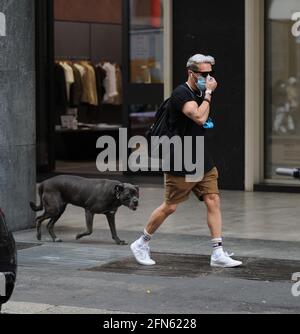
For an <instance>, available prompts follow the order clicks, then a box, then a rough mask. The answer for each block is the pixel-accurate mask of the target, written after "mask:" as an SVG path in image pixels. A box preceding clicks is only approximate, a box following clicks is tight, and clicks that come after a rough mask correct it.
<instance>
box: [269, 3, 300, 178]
mask: <svg viewBox="0 0 300 334" xmlns="http://www.w3.org/2000/svg"><path fill="white" fill-rule="evenodd" d="M299 12H300V0H285V1H283V0H268V1H267V44H266V45H267V50H266V52H267V64H266V65H267V78H266V79H267V90H266V92H267V93H266V102H267V118H266V124H267V128H266V166H265V174H266V175H265V177H266V179H280V178H281V177H278V176H276V172H275V171H276V168H278V167H288V168H296V167H300V24H299V20H300V14H299ZM297 13H298V14H299V15H298V14H297Z"/></svg>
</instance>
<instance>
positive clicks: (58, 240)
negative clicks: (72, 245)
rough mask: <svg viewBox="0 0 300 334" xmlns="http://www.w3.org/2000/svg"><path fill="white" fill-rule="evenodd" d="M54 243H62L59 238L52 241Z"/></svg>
mask: <svg viewBox="0 0 300 334" xmlns="http://www.w3.org/2000/svg"><path fill="white" fill-rule="evenodd" d="M54 242H63V241H62V240H61V239H59V238H56V239H55V240H54Z"/></svg>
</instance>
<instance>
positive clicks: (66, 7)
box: [53, 0, 123, 174]
mask: <svg viewBox="0 0 300 334" xmlns="http://www.w3.org/2000/svg"><path fill="white" fill-rule="evenodd" d="M112 13H113V14H114V15H111V14H112ZM54 58H55V64H54V94H53V95H54V122H55V130H54V141H55V162H56V163H55V165H56V168H55V170H56V172H58V173H76V174H78V173H80V174H96V173H97V168H96V158H97V154H98V153H99V152H97V149H96V142H97V139H98V138H99V137H101V136H104V135H109V136H112V137H113V138H115V139H116V141H118V135H119V129H120V128H121V127H122V108H123V100H122V91H123V90H122V69H121V68H122V3H121V1H117V2H116V1H113V2H112V3H108V2H107V1H106V2H103V1H82V0H70V1H65V0H54Z"/></svg>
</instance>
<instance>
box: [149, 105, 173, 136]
mask: <svg viewBox="0 0 300 334" xmlns="http://www.w3.org/2000/svg"><path fill="white" fill-rule="evenodd" d="M170 99H171V98H168V99H167V100H165V101H164V102H163V103H162V104H161V105H160V107H159V108H158V110H157V112H156V115H155V121H154V123H153V124H152V126H151V127H150V129H149V130H148V131H147V132H146V138H147V140H148V141H151V137H162V136H172V131H171V130H170V127H169V111H168V106H169V102H170Z"/></svg>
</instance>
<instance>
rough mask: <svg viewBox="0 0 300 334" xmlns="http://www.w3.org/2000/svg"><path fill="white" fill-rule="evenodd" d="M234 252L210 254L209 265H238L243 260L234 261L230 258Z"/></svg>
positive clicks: (218, 266)
mask: <svg viewBox="0 0 300 334" xmlns="http://www.w3.org/2000/svg"><path fill="white" fill-rule="evenodd" d="M233 255H234V254H228V253H227V252H224V251H222V252H220V253H219V254H218V255H214V254H213V255H212V257H211V262H210V265H211V267H216V268H235V267H240V266H241V265H242V264H243V262H241V261H236V260H234V259H232V258H231V256H233Z"/></svg>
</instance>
